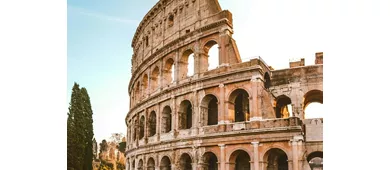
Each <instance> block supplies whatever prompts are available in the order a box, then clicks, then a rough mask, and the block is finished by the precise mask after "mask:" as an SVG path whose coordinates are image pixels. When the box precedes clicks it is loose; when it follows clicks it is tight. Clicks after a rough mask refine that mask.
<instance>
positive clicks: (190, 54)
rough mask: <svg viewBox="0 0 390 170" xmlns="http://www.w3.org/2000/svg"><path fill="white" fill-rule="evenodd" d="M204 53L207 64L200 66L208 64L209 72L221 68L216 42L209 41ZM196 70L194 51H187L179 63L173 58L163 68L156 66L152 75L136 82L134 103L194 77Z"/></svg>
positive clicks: (144, 76) (166, 61)
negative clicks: (162, 88)
mask: <svg viewBox="0 0 390 170" xmlns="http://www.w3.org/2000/svg"><path fill="white" fill-rule="evenodd" d="M203 51H204V54H205V55H207V63H204V62H201V63H200V64H201V65H204V64H207V66H208V67H207V70H212V69H215V68H217V67H218V66H219V48H218V43H217V42H216V41H215V40H210V41H208V42H207V43H206V44H205V45H204V46H203ZM204 54H199V55H204ZM175 69H178V73H177V75H176V74H175ZM195 69H197V68H196V67H195V52H194V50H193V49H187V50H185V51H184V52H183V53H182V55H181V56H180V57H179V61H177V62H175V60H174V58H173V57H170V58H168V59H165V60H164V62H163V65H162V68H160V67H159V66H154V67H153V68H152V69H151V72H150V73H147V72H145V73H143V75H142V76H141V78H140V80H138V81H136V83H135V86H134V92H133V93H132V94H130V95H131V98H132V101H134V100H139V99H140V98H141V97H145V96H146V95H147V94H150V93H153V92H154V91H156V90H157V89H158V87H166V86H168V85H170V84H172V83H173V82H174V81H175V80H183V79H186V78H187V77H191V76H193V75H194V73H195ZM175 76H177V77H175ZM160 79H162V81H161V80H160Z"/></svg>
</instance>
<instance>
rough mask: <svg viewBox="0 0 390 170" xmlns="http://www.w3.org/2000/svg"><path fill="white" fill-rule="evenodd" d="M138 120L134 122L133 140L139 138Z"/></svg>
mask: <svg viewBox="0 0 390 170" xmlns="http://www.w3.org/2000/svg"><path fill="white" fill-rule="evenodd" d="M136 122H137V121H136V120H134V123H133V125H134V127H133V128H134V131H133V141H135V140H136V139H137V130H138V126H137V123H136Z"/></svg>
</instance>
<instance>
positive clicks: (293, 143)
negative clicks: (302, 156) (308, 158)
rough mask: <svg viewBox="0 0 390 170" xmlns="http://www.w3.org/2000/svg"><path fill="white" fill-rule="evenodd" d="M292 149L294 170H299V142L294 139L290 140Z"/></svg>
mask: <svg viewBox="0 0 390 170" xmlns="http://www.w3.org/2000/svg"><path fill="white" fill-rule="evenodd" d="M290 142H291V147H292V159H293V160H292V169H293V170H298V163H299V162H298V147H297V140H295V139H292V140H290Z"/></svg>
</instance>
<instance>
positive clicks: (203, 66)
mask: <svg viewBox="0 0 390 170" xmlns="http://www.w3.org/2000/svg"><path fill="white" fill-rule="evenodd" d="M195 56H196V57H195V58H194V62H195V68H196V69H195V71H194V74H199V73H203V72H206V71H207V70H208V67H209V64H208V58H209V56H208V55H207V54H206V53H204V52H203V49H202V51H201V52H200V51H199V52H197V53H196V54H195Z"/></svg>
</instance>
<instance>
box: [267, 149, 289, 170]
mask: <svg viewBox="0 0 390 170" xmlns="http://www.w3.org/2000/svg"><path fill="white" fill-rule="evenodd" d="M264 160H266V161H267V168H266V169H267V170H288V157H287V154H286V153H285V152H284V151H283V150H281V149H279V148H272V149H270V150H268V151H267V152H266V153H265V154H264Z"/></svg>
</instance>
